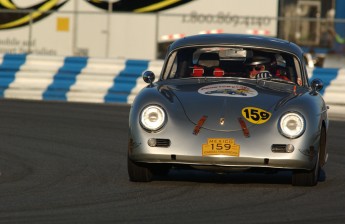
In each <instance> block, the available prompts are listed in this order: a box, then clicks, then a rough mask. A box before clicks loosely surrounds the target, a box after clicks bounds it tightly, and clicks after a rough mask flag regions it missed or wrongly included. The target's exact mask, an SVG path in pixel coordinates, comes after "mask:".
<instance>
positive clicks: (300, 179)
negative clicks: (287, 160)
mask: <svg viewBox="0 0 345 224" xmlns="http://www.w3.org/2000/svg"><path fill="white" fill-rule="evenodd" d="M319 175H320V166H319V159H318V161H317V163H316V166H315V167H314V169H312V170H297V171H294V172H293V174H292V185H293V186H315V185H317V182H318V179H319Z"/></svg>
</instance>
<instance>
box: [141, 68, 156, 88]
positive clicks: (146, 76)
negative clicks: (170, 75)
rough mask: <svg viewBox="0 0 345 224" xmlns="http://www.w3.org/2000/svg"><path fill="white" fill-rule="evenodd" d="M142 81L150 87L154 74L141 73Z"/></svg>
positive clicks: (150, 72)
mask: <svg viewBox="0 0 345 224" xmlns="http://www.w3.org/2000/svg"><path fill="white" fill-rule="evenodd" d="M143 80H144V82H146V83H149V84H150V86H152V83H153V81H155V74H154V73H153V72H152V71H145V72H143Z"/></svg>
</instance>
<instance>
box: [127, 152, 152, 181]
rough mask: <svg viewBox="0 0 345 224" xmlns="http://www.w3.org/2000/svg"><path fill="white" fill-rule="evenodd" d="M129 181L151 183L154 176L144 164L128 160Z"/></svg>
mask: <svg viewBox="0 0 345 224" xmlns="http://www.w3.org/2000/svg"><path fill="white" fill-rule="evenodd" d="M127 168H128V175H129V180H130V181H133V182H150V181H152V177H153V174H152V172H151V170H150V169H149V168H148V167H147V166H145V165H144V164H140V163H137V162H134V161H132V160H130V159H129V158H127Z"/></svg>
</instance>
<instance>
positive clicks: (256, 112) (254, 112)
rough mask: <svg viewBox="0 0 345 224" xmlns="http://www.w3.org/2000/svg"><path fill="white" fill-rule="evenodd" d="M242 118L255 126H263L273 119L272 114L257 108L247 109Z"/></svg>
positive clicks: (243, 110) (244, 109) (244, 110)
mask: <svg viewBox="0 0 345 224" xmlns="http://www.w3.org/2000/svg"><path fill="white" fill-rule="evenodd" d="M242 116H243V117H244V118H245V119H247V121H249V122H251V123H253V124H263V123H265V122H266V121H268V120H269V119H270V117H271V113H270V112H267V111H265V110H263V109H260V108H256V107H245V108H243V109H242Z"/></svg>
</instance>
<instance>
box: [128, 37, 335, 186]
mask: <svg viewBox="0 0 345 224" xmlns="http://www.w3.org/2000/svg"><path fill="white" fill-rule="evenodd" d="M143 79H144V81H145V82H147V83H148V86H147V87H146V88H144V89H142V90H141V92H140V93H139V94H138V95H137V96H136V98H135V100H134V102H133V104H132V106H131V110H130V115H129V144H128V174H129V178H130V180H131V181H143V182H144V181H151V180H152V178H153V177H154V175H155V174H166V173H168V171H169V169H171V168H172V167H177V166H179V165H184V166H190V167H192V168H197V169H204V170H211V171H214V170H216V171H217V172H220V171H221V172H227V171H232V170H236V171H238V170H241V171H243V172H244V171H248V170H260V169H262V170H267V169H268V170H272V171H276V170H278V171H279V170H282V169H284V170H290V171H292V178H291V179H292V184H293V185H300V186H313V185H316V184H317V182H318V177H319V174H320V170H321V168H322V166H323V165H325V163H326V162H327V157H328V153H327V150H326V138H327V137H326V136H327V130H328V123H329V122H328V116H327V106H326V105H325V102H324V100H323V98H322V96H321V94H320V93H319V91H320V90H321V89H322V88H323V84H322V82H321V80H319V79H316V80H312V81H311V82H310V83H309V81H308V75H307V70H306V66H305V61H304V57H303V51H302V50H301V49H300V48H299V47H298V46H297V45H295V44H293V43H291V42H288V41H285V40H281V39H276V38H269V37H259V36H251V35H234V34H219V35H218V34H210V35H197V36H190V37H186V38H183V39H180V40H178V41H176V42H174V43H173V44H172V45H171V46H170V47H169V49H168V52H167V55H166V59H165V62H164V66H163V68H162V72H161V74H160V76H159V78H158V80H157V81H155V74H153V72H151V71H146V72H144V73H143Z"/></svg>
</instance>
